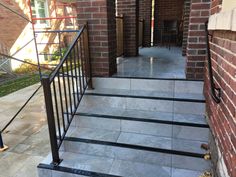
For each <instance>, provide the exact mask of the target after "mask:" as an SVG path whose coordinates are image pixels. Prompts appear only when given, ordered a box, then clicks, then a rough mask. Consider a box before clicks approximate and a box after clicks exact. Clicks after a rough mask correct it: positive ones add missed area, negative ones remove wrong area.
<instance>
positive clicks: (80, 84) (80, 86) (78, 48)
mask: <svg viewBox="0 0 236 177" xmlns="http://www.w3.org/2000/svg"><path fill="white" fill-rule="evenodd" d="M77 50H78V62H79V67H78V69H79V71H78V73H79V88H80V94H81V96H82V82H81V72H80V70H81V63H80V61H81V60H80V47H79V44H77Z"/></svg>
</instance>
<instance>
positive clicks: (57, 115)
mask: <svg viewBox="0 0 236 177" xmlns="http://www.w3.org/2000/svg"><path fill="white" fill-rule="evenodd" d="M52 86H53V93H54V101H55V108H56V120H57V126H58V134H59V139H60V141H61V126H60V117H59V112H58V103H57V91H56V87H55V81H54V80H53V81H52Z"/></svg>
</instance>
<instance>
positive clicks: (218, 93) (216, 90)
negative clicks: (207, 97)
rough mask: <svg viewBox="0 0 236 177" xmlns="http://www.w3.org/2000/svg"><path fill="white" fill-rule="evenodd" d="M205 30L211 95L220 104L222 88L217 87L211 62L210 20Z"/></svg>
mask: <svg viewBox="0 0 236 177" xmlns="http://www.w3.org/2000/svg"><path fill="white" fill-rule="evenodd" d="M205 32H206V41H207V42H206V45H207V61H208V62H207V64H208V74H209V80H210V88H211V96H212V99H213V100H214V101H215V102H216V103H217V104H219V103H220V101H221V100H220V98H221V89H220V88H217V87H216V86H215V83H214V77H213V69H212V63H211V50H210V44H209V36H210V34H209V31H208V21H207V22H206V23H205Z"/></svg>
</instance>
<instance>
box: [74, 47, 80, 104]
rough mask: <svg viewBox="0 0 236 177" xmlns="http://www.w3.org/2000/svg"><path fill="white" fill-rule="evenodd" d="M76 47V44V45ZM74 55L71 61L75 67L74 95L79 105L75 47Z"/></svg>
mask: <svg viewBox="0 0 236 177" xmlns="http://www.w3.org/2000/svg"><path fill="white" fill-rule="evenodd" d="M76 45H77V43H76ZM74 49H75V50H74V55H73V60H74V65H75V84H76V92H77V93H76V95H77V103H79V88H78V87H79V85H78V75H77V62H76V54H77V53H76V51H77V47H75V48H74Z"/></svg>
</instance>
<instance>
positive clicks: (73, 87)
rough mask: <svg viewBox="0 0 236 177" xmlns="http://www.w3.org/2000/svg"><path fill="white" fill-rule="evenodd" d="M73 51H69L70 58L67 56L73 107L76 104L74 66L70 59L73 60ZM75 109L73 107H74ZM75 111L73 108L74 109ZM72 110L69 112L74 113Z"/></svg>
mask: <svg viewBox="0 0 236 177" xmlns="http://www.w3.org/2000/svg"><path fill="white" fill-rule="evenodd" d="M73 51H74V49H73V50H72V51H71V54H70V58H69V61H70V70H71V71H70V72H71V74H70V75H71V76H70V77H71V82H72V91H73V93H72V97H73V101H74V107H75V106H76V100H75V94H76V93H75V84H74V71H73V70H74V68H73V66H72V65H73V63H72V61H73V53H74V52H73ZM74 109H75V108H74ZM74 111H75V110H74ZM74 111H73V113H71V114H74Z"/></svg>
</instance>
